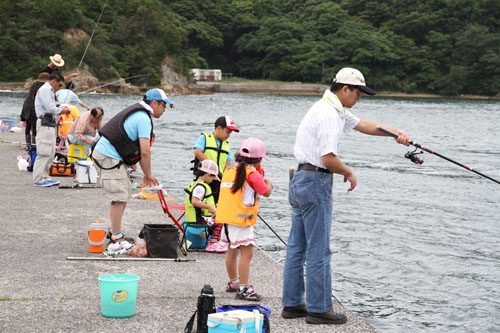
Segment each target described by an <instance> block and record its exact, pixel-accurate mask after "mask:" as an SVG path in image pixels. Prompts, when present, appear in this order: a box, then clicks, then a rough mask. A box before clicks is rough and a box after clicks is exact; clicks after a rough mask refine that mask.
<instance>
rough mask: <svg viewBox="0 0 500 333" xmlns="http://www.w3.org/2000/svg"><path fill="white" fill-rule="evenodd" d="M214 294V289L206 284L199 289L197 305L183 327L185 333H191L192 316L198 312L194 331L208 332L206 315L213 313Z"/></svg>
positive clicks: (199, 332)
mask: <svg viewBox="0 0 500 333" xmlns="http://www.w3.org/2000/svg"><path fill="white" fill-rule="evenodd" d="M215 312H216V310H215V296H214V289H213V288H212V287H211V286H210V285H208V284H206V285H204V286H203V289H202V290H201V295H200V296H198V305H197V307H196V311H195V312H194V313H193V315H192V316H191V319H189V321H188V323H187V324H186V327H185V328H184V332H185V333H191V332H192V331H193V324H194V317H195V316H196V314H198V317H197V320H196V332H197V333H207V332H208V326H207V321H208V315H209V314H211V313H215Z"/></svg>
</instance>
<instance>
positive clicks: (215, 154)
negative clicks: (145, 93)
mask: <svg viewBox="0 0 500 333" xmlns="http://www.w3.org/2000/svg"><path fill="white" fill-rule="evenodd" d="M233 131H234V132H237V133H238V132H239V131H240V130H239V129H238V128H237V127H236V124H235V122H234V120H233V119H232V118H231V117H229V116H220V117H219V118H217V120H216V121H215V129H214V131H213V132H212V133H211V134H207V133H205V132H204V133H201V136H200V137H199V138H198V141H196V143H195V144H194V147H193V148H194V168H193V170H194V171H195V172H196V169H197V168H198V165H199V164H200V162H201V161H203V160H206V159H209V160H212V161H214V162H215V163H216V164H217V166H218V167H219V174H218V178H219V179H222V174H223V173H224V171H225V170H227V169H228V168H230V167H231V161H232V159H233V157H232V155H231V152H230V149H231V145H230V144H229V141H228V139H229V136H230V135H231V133H232V132H233ZM219 187H220V181H218V180H214V181H213V182H212V183H210V188H211V189H212V193H213V196H214V200H215V203H216V204H217V202H218V201H219ZM221 228H222V225H217V226H216V228H215V230H214V231H213V234H212V239H211V240H210V242H209V243H208V245H207V247H206V251H207V252H226V251H227V246H225V245H222V244H219V243H218V242H219V239H220V230H221Z"/></svg>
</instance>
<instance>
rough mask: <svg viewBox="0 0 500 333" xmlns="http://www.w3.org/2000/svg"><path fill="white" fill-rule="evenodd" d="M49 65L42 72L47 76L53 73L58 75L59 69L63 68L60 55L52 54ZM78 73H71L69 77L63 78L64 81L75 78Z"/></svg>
mask: <svg viewBox="0 0 500 333" xmlns="http://www.w3.org/2000/svg"><path fill="white" fill-rule="evenodd" d="M49 58H50V63H49V64H48V65H47V66H45V68H44V69H43V71H42V72H46V73H49V74H52V73H54V72H58V73H59V67H62V66H64V59H63V58H62V57H61V55H60V54H54V55H53V56H50V57H49ZM77 76H78V73H73V74H70V75H67V76H65V77H64V81H68V80H69V79H71V78H74V77H77Z"/></svg>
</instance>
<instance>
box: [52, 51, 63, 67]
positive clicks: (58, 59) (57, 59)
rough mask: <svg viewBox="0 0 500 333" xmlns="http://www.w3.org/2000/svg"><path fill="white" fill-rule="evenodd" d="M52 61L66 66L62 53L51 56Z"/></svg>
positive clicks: (58, 65) (57, 64) (60, 65)
mask: <svg viewBox="0 0 500 333" xmlns="http://www.w3.org/2000/svg"><path fill="white" fill-rule="evenodd" d="M49 58H50V61H51V62H52V63H53V64H54V65H56V66H57V67H62V66H64V60H63V58H62V57H61V55H60V54H54V56H51V57H49Z"/></svg>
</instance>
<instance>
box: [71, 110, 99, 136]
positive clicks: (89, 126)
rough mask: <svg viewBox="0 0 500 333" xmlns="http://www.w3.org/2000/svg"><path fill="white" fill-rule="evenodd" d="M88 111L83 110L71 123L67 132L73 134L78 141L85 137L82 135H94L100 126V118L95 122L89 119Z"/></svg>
mask: <svg viewBox="0 0 500 333" xmlns="http://www.w3.org/2000/svg"><path fill="white" fill-rule="evenodd" d="M90 115H91V113H90V111H86V112H83V113H82V114H80V116H79V117H78V118H76V120H75V121H74V122H73V125H71V127H70V129H69V131H68V134H73V135H74V136H75V138H76V139H77V140H79V141H83V140H84V139H85V137H84V135H90V136H96V134H97V131H98V130H100V129H101V128H102V120H101V121H100V122H99V123H98V124H95V123H93V122H91V121H90Z"/></svg>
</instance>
